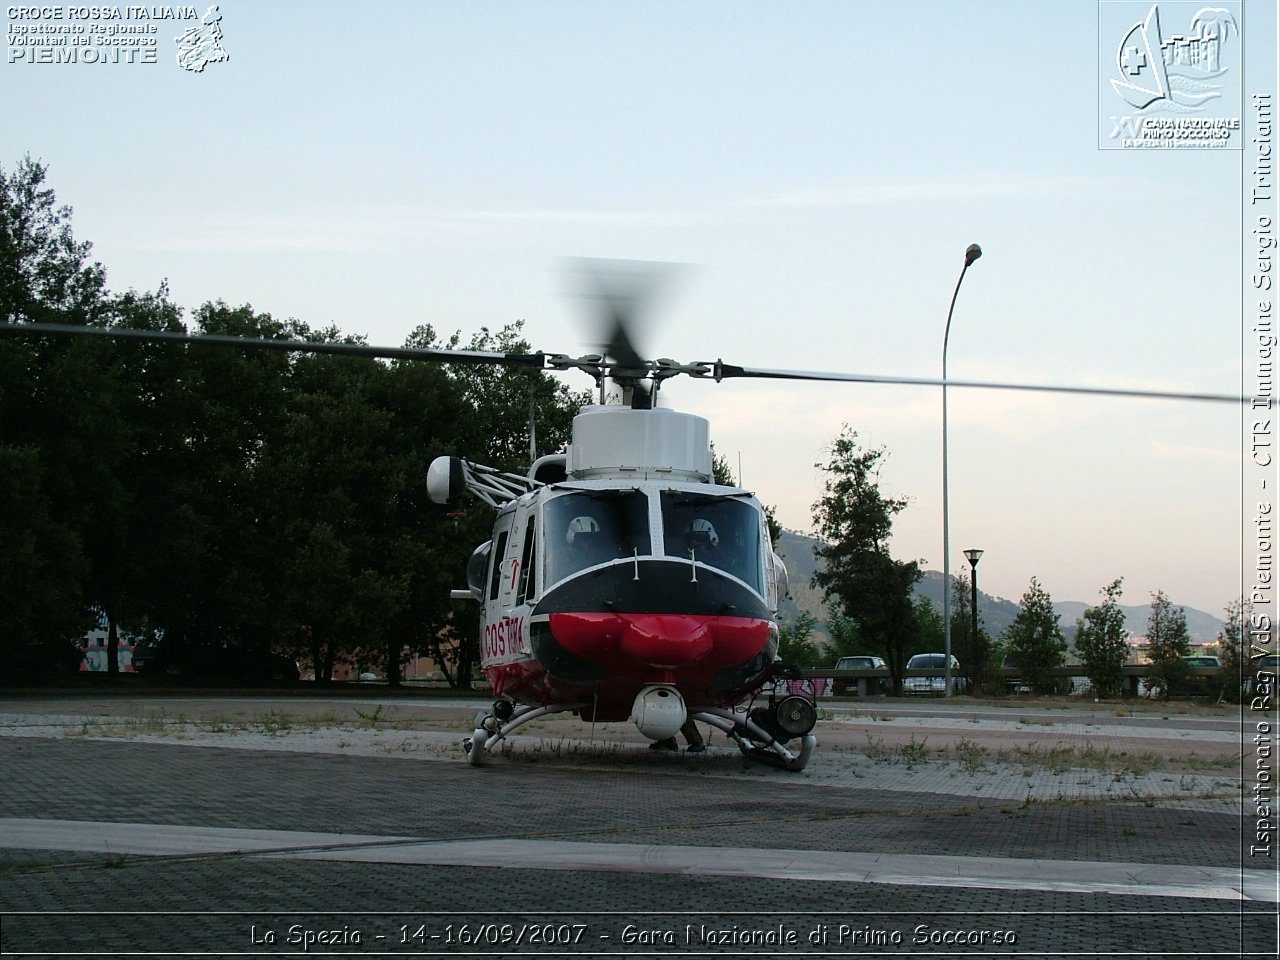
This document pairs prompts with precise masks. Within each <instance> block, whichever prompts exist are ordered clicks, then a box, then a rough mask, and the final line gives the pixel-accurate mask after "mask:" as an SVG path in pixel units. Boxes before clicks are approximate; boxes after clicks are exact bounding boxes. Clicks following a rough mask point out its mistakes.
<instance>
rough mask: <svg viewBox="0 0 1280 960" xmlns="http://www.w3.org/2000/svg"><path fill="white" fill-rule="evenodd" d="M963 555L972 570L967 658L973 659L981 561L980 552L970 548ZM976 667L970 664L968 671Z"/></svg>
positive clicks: (975, 645) (976, 639)
mask: <svg viewBox="0 0 1280 960" xmlns="http://www.w3.org/2000/svg"><path fill="white" fill-rule="evenodd" d="M964 555H965V558H966V559H967V560H968V561H969V566H970V568H971V569H972V574H971V576H970V577H969V612H970V613H972V614H973V633H972V634H971V635H970V636H971V637H972V639H971V640H970V641H969V656H970V657H973V656H974V655H975V654H976V653H977V651H978V561H979V560H981V559H982V551H981V550H978V549H977V548H975V547H970V548H969V549H968V550H966V551H965V552H964ZM976 666H977V664H976V663H970V664H969V669H970V670H972V669H973V668H974V667H976Z"/></svg>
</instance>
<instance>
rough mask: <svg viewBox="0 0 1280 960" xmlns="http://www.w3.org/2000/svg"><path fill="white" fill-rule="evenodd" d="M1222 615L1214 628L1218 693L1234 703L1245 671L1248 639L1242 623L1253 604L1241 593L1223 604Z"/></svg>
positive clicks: (1236, 700) (1251, 612) (1247, 664)
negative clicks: (1219, 662)
mask: <svg viewBox="0 0 1280 960" xmlns="http://www.w3.org/2000/svg"><path fill="white" fill-rule="evenodd" d="M1226 614H1227V616H1226V619H1225V620H1224V621H1223V623H1222V629H1221V630H1219V631H1218V652H1219V656H1220V657H1221V658H1222V672H1221V674H1220V681H1221V690H1220V696H1221V697H1222V698H1223V699H1226V700H1228V701H1230V702H1231V703H1238V702H1239V701H1240V695H1241V693H1242V692H1243V689H1244V683H1245V679H1246V678H1247V677H1248V675H1249V672H1250V671H1249V639H1248V636H1247V635H1246V633H1245V630H1246V624H1248V623H1249V621H1250V619H1252V617H1253V604H1251V603H1250V602H1249V601H1248V600H1246V599H1245V598H1244V597H1241V598H1240V599H1239V600H1232V601H1231V602H1230V603H1229V604H1227V609H1226Z"/></svg>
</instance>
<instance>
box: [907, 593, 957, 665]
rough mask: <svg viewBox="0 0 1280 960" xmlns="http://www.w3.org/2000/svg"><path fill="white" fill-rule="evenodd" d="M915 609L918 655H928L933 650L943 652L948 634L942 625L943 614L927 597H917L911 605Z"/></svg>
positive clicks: (953, 632)
mask: <svg viewBox="0 0 1280 960" xmlns="http://www.w3.org/2000/svg"><path fill="white" fill-rule="evenodd" d="M911 606H912V607H913V608H914V609H915V615H916V634H917V636H918V638H919V639H918V641H917V644H916V646H917V647H918V649H917V650H916V651H915V652H916V653H927V652H929V651H932V650H941V649H942V648H943V646H944V644H945V641H946V634H945V631H944V630H943V625H942V614H941V613H940V612H939V611H938V608H937V607H935V606H934V605H933V601H932V600H930V599H929V598H928V597H926V596H923V595H921V596H917V597H916V598H915V599H914V600H913V601H912V603H911ZM951 633H952V635H953V636H954V635H955V628H954V627H952V630H951Z"/></svg>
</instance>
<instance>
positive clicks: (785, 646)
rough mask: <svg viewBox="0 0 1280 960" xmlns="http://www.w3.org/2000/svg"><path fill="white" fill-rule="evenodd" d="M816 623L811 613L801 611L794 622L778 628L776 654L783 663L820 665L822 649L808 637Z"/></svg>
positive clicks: (806, 666) (808, 665) (799, 665)
mask: <svg viewBox="0 0 1280 960" xmlns="http://www.w3.org/2000/svg"><path fill="white" fill-rule="evenodd" d="M817 623H818V620H817V618H816V617H815V616H814V615H813V614H811V613H808V612H806V611H801V613H800V616H799V617H798V618H797V619H796V621H795V623H792V624H787V625H786V626H783V627H779V628H778V656H779V657H781V658H782V662H783V663H787V664H791V665H793V666H797V667H804V668H813V667H820V666H822V661H823V653H822V650H821V648H820V647H819V646H818V644H817V643H816V642H815V641H814V640H812V639H810V637H811V636H812V634H813V628H814V627H815V626H817Z"/></svg>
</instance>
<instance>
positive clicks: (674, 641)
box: [427, 339, 817, 771]
mask: <svg viewBox="0 0 1280 960" xmlns="http://www.w3.org/2000/svg"><path fill="white" fill-rule="evenodd" d="M618 343H619V339H615V342H614V345H613V348H612V351H611V352H612V353H613V355H619V354H622V355H625V350H623V349H620V348H619V346H618ZM552 363H553V366H554V368H562V367H568V366H573V367H576V368H579V369H584V370H587V371H588V372H591V373H592V374H593V375H594V376H596V378H597V379H598V380H599V381H601V382H602V383H603V381H604V379H605V378H606V376H611V377H612V378H613V379H614V380H615V381H617V380H621V381H622V382H623V384H624V387H623V396H624V398H626V399H628V400H629V402H624V403H621V404H603V403H602V404H598V405H592V406H588V407H586V408H584V409H583V410H581V412H579V413H578V415H577V416H576V417H575V418H574V421H573V427H572V439H571V442H570V444H569V446H568V449H567V450H566V451H565V452H563V453H558V454H551V455H548V456H543V457H540V458H538V459H537V460H536V461H535V462H534V463H533V465H532V466H531V468H530V470H529V473H528V475H527V476H524V477H520V476H518V475H515V474H509V473H500V472H498V471H496V470H494V469H493V468H489V467H485V466H483V465H478V464H474V463H471V462H470V461H467V460H464V459H462V458H458V457H440V458H437V459H436V460H434V461H433V462H432V463H431V465H430V467H429V468H428V471H427V492H428V495H429V496H430V497H431V499H432V500H434V501H435V502H437V503H441V504H448V503H455V502H456V501H457V500H459V499H460V498H461V496H462V494H463V493H464V492H470V493H472V494H474V495H475V496H477V497H478V498H480V499H482V500H484V501H485V502H486V503H488V504H489V505H490V506H492V507H494V508H495V509H496V510H497V518H496V520H495V523H494V527H493V536H492V538H491V539H490V540H488V541H486V542H485V543H483V544H481V545H480V546H479V547H477V548H476V550H475V551H474V552H473V553H472V555H471V559H470V561H469V562H468V564H467V571H466V579H467V588H466V589H465V590H459V591H455V592H454V596H455V598H457V599H466V600H473V601H475V602H478V603H480V604H481V608H482V616H481V644H480V655H481V668H482V670H483V673H484V675H485V677H486V679H488V680H489V682H490V683H491V684H492V687H493V692H494V694H495V696H496V697H497V699H496V700H495V701H494V704H493V708H492V710H491V711H489V712H482V713H480V714H479V715H478V716H477V718H476V724H475V729H474V731H473V733H472V735H471V737H470V739H469V740H467V741H466V742H465V743H464V749H465V751H466V755H467V758H468V760H469V761H470V762H471V763H472V764H479V763H480V762H481V760H482V759H483V757H484V755H485V754H486V753H487V752H489V751H490V750H492V749H493V748H494V747H495V746H496V745H497V744H498V743H500V742H501V741H502V740H503V739H504V738H506V737H507V736H508V735H509V734H510V733H511V732H512V731H514V730H515V729H517V728H518V727H520V726H522V725H523V724H525V723H527V722H529V721H530V720H534V719H537V718H539V717H543V716H547V715H548V714H552V713H558V712H566V711H568V712H573V713H575V714H576V715H577V716H578V717H579V718H581V719H582V720H583V721H585V722H589V723H597V722H600V723H607V722H616V721H623V720H628V719H629V720H630V721H631V722H632V723H633V724H634V725H635V726H636V728H637V729H638V730H639V731H640V733H641V734H642V735H643V736H645V737H647V738H648V739H649V740H651V741H652V742H653V744H654V745H655V746H659V747H660V746H664V745H672V744H673V743H674V738H675V735H676V734H677V733H678V732H680V731H681V730H687V729H688V728H687V724H688V722H689V721H690V720H693V721H701V722H703V723H706V724H708V725H710V726H713V727H716V728H718V729H720V730H722V731H723V732H724V733H725V734H727V735H728V736H729V737H730V738H731V739H732V740H733V741H734V742H735V743H737V745H738V747H739V748H740V749H741V750H742V752H743V753H744V754H745V755H747V756H748V757H750V758H752V759H757V760H762V761H765V762H768V763H773V764H776V765H779V766H782V767H784V768H786V769H788V770H797V771H798V770H802V769H803V768H804V767H805V765H806V764H807V763H808V762H809V758H810V757H811V756H812V754H813V750H814V747H815V746H816V742H817V741H816V737H815V736H814V734H813V732H812V731H813V728H814V726H815V724H816V722H817V706H816V703H815V702H814V700H813V698H812V697H811V696H805V695H802V694H797V693H792V692H789V687H788V686H787V685H786V684H785V682H784V681H786V680H787V679H798V678H799V676H800V674H799V671H798V670H797V669H794V668H790V667H788V666H787V665H785V664H783V663H782V662H781V661H780V660H779V659H778V657H777V650H778V626H777V621H776V617H777V610H778V603H779V601H780V599H781V598H782V596H783V595H784V594H785V593H786V589H787V573H786V567H785V565H784V564H783V562H782V560H781V559H780V558H779V557H778V556H777V554H775V553H774V552H773V545H772V543H771V542H770V539H769V529H768V524H767V522H766V518H765V512H764V507H763V506H762V505H761V503H760V501H759V500H758V499H757V498H756V497H755V495H754V494H752V493H751V492H749V491H747V490H745V489H742V488H740V487H733V486H725V485H721V484H717V483H715V482H714V479H713V469H712V452H711V446H710V442H709V424H708V422H707V420H706V419H704V418H702V417H699V416H696V415H694V414H690V413H683V412H679V411H676V410H671V409H668V408H663V407H658V406H656V405H655V404H654V403H653V395H654V394H656V392H657V389H656V387H657V385H658V384H660V383H661V380H662V378H664V377H665V376H669V375H674V374H675V373H677V372H686V373H693V374H694V375H701V373H700V371H699V370H696V369H695V370H683V369H677V367H678V365H676V364H673V363H670V362H660V363H659V364H654V366H653V369H651V370H645V367H644V366H643V364H641V365H640V366H637V365H636V362H635V359H634V358H633V359H630V360H624V361H618V362H617V363H610V361H609V360H608V359H606V357H597V356H589V357H585V358H580V359H576V360H570V359H568V358H555V359H553V360H552ZM642 374H643V375H642ZM655 378H656V379H655ZM648 384H653V386H648ZM744 702H745V703H748V704H750V708H749V709H747V710H739V709H738V707H739V706H740V705H741V704H743V703H744ZM793 741H794V742H795V744H794V745H793V744H792V742H793ZM695 744H700V741H699V740H693V741H691V744H690V746H691V748H694V745H695Z"/></svg>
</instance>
